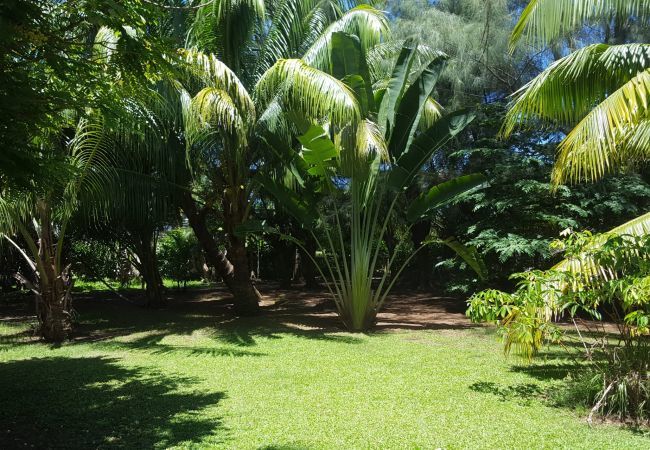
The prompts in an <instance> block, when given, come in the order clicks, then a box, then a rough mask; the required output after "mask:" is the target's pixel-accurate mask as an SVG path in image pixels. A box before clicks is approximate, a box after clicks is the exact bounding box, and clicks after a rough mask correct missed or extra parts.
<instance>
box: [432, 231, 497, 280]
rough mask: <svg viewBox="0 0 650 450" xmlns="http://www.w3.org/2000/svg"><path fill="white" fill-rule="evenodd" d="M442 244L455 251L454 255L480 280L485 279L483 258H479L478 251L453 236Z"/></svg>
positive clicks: (485, 272) (485, 267) (485, 270)
mask: <svg viewBox="0 0 650 450" xmlns="http://www.w3.org/2000/svg"><path fill="white" fill-rule="evenodd" d="M442 242H443V243H444V244H445V245H446V246H447V247H449V248H451V249H452V250H453V251H455V252H456V254H457V255H458V256H460V257H461V258H462V259H463V261H465V262H466V263H467V265H468V266H470V267H471V268H472V269H473V270H474V272H476V274H477V275H478V277H479V278H480V279H481V280H485V279H487V275H488V273H487V266H486V265H485V261H483V258H481V255H480V253H479V252H478V250H476V247H469V246H467V245H465V244H463V243H462V242H460V241H459V240H458V239H456V238H455V237H453V236H452V237H450V238H447V239H445V240H444V241H442Z"/></svg>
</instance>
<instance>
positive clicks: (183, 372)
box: [0, 301, 650, 450]
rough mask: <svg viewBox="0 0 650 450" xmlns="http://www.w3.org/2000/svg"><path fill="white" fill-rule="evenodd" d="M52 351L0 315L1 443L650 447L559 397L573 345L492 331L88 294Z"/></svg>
mask: <svg viewBox="0 0 650 450" xmlns="http://www.w3.org/2000/svg"><path fill="white" fill-rule="evenodd" d="M79 311H80V313H81V316H80V320H81V325H80V331H81V332H82V333H86V339H85V340H79V341H76V342H72V343H68V344H65V345H62V346H60V347H57V348H54V347H51V346H48V345H45V344H42V343H37V342H33V341H31V340H29V339H26V338H25V332H26V330H27V327H28V324H26V323H24V322H21V321H7V320H5V321H0V338H1V340H0V386H2V388H1V389H0V405H2V407H1V408H0V424H1V425H0V448H17V447H20V448H23V447H26V446H35V447H39V448H43V447H67V448H97V447H100V448H112V447H123V448H150V447H157V448H165V447H177V448H228V449H233V448H237V449H239V448H242V449H294V450H295V449H335V448H342V449H352V448H363V449H365V448H397V449H402V448H404V449H416V448H449V449H453V448H472V449H478V448H522V449H524V448H549V449H550V448H552V449H556V448H576V449H577V448H585V449H601V448H603V449H604V448H612V449H615V448H616V449H622V448H625V449H635V448H639V449H645V448H649V447H650V439H649V437H648V436H647V435H644V434H643V432H640V431H636V432H635V431H634V430H630V429H625V428H622V427H619V426H615V425H604V424H603V425H598V426H595V427H593V428H590V427H589V426H588V425H587V424H586V423H585V421H584V411H575V410H570V409H565V408H558V407H553V406H552V405H551V404H550V403H549V401H548V400H547V399H546V393H547V392H548V391H549V390H552V389H553V387H554V386H556V385H557V383H558V382H559V380H561V379H562V378H563V377H564V376H565V375H566V373H567V371H568V369H569V367H570V366H569V363H568V362H567V361H566V360H564V359H561V357H560V353H557V354H555V353H548V354H547V355H546V360H545V361H541V362H539V363H535V364H534V365H532V366H523V365H519V364H518V361H517V360H506V359H504V357H503V356H502V353H501V345H500V343H499V342H498V340H497V339H496V337H495V335H494V334H493V332H492V331H491V330H489V329H485V328H469V329H454V327H450V328H449V329H445V328H442V329H439V330H420V331H412V330H411V331H397V332H382V333H373V334H367V335H363V334H349V333H345V332H340V331H337V330H336V329H334V328H326V329H324V330H321V329H309V328H305V327H297V326H296V325H294V324H292V323H290V322H289V321H288V320H287V317H286V316H277V315H276V316H272V317H261V318H255V319H232V318H230V317H229V316H228V315H227V314H225V315H224V314H221V313H218V312H217V313H216V312H215V311H221V310H218V309H216V310H215V309H209V308H206V307H202V306H201V304H194V305H187V304H186V305H185V306H182V307H179V308H175V309H174V308H172V309H171V310H158V311H151V310H146V309H142V308H138V307H135V306H132V305H127V304H121V305H118V304H116V303H115V302H109V301H102V302H98V301H95V302H88V303H87V304H83V305H79Z"/></svg>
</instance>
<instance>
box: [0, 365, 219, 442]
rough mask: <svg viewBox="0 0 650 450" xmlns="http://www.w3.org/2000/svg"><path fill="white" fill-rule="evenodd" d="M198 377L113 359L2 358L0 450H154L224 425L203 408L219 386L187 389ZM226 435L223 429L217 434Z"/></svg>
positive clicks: (216, 398)
mask: <svg viewBox="0 0 650 450" xmlns="http://www.w3.org/2000/svg"><path fill="white" fill-rule="evenodd" d="M194 382H195V380H193V379H189V378H181V377H170V376H164V375H161V374H157V373H152V372H151V371H149V370H145V369H137V368H135V369H134V368H125V367H122V366H120V365H118V364H117V361H116V360H113V359H109V358H62V357H56V358H39V359H28V360H21V361H12V362H6V363H2V364H0V386H2V389H0V405H2V408H0V423H1V424H2V428H0V448H27V447H36V448H97V447H122V448H151V447H169V446H173V445H177V444H179V443H181V442H183V441H188V440H191V441H198V440H200V439H201V438H203V437H207V436H213V439H215V441H217V442H219V441H223V439H224V438H225V430H224V429H223V428H222V427H221V423H220V421H219V420H218V419H214V418H208V417H206V414H204V413H203V411H204V410H205V408H208V407H213V406H215V405H217V404H218V402H219V401H220V400H221V399H222V398H223V397H224V393H222V392H214V393H205V392H201V393H198V392H187V391H185V392H183V391H179V388H180V387H183V388H185V389H187V387H188V386H191V385H192V384H193V383H194ZM220 434H221V435H220Z"/></svg>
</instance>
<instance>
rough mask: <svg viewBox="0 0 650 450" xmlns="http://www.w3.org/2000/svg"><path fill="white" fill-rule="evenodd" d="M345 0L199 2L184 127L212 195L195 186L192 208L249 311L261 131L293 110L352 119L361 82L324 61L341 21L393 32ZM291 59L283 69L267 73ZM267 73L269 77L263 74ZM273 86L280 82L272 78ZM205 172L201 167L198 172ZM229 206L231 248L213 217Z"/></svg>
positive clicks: (372, 36)
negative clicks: (223, 243) (282, 90)
mask: <svg viewBox="0 0 650 450" xmlns="http://www.w3.org/2000/svg"><path fill="white" fill-rule="evenodd" d="M355 3H356V2H347V1H338V0H325V1H324V0H308V1H304V0H284V1H261V0H259V1H236V2H229V1H228V2H227V1H214V2H211V4H210V6H207V7H203V8H198V10H197V11H196V14H195V16H194V17H193V18H192V23H191V26H190V29H189V32H188V35H187V42H186V47H187V48H186V50H184V51H183V52H182V54H183V56H184V58H185V64H186V65H187V66H189V67H190V76H189V77H188V78H187V79H185V80H182V81H183V82H182V83H181V85H180V86H179V92H180V97H181V99H182V104H183V116H184V118H185V120H184V123H183V130H182V135H183V138H184V139H185V142H186V144H187V148H188V151H189V153H188V154H189V157H188V160H189V161H191V164H192V165H194V166H195V167H197V168H199V169H202V170H201V171H199V173H198V176H201V177H203V179H204V180H207V182H208V184H209V186H210V188H209V191H208V192H209V195H208V198H204V199H202V200H204V201H203V202H202V203H203V205H204V206H202V207H200V206H199V204H198V203H197V200H199V199H198V198H197V197H196V196H191V195H188V194H186V195H185V196H184V200H183V203H182V205H183V210H184V212H185V214H186V215H187V217H188V219H189V223H190V225H191V227H192V228H193V229H194V231H195V233H196V235H197V238H198V240H199V242H200V243H201V245H202V246H203V248H204V250H205V252H206V258H207V259H208V261H209V262H211V263H212V265H213V266H215V268H216V269H217V271H218V273H219V274H220V275H221V276H222V277H223V279H224V280H225V282H226V283H227V284H228V287H229V288H230V290H231V292H232V293H233V294H234V297H235V301H236V303H235V305H236V308H237V310H238V312H239V313H241V314H254V313H256V312H257V311H258V308H259V307H258V301H259V294H258V293H257V291H256V289H255V288H254V286H253V285H252V282H251V280H250V268H249V262H248V255H247V250H246V242H245V238H243V237H242V236H240V235H239V234H238V233H237V232H236V231H237V229H239V228H241V227H242V226H244V225H245V223H246V221H247V220H248V219H249V216H250V213H251V199H252V197H253V191H254V189H255V184H254V183H252V182H251V180H252V177H253V175H254V172H256V171H257V169H258V167H259V162H260V158H261V157H262V154H261V152H262V150H263V149H262V146H261V144H260V143H261V141H260V138H259V136H260V130H262V129H264V130H266V129H270V128H273V124H275V123H278V122H281V120H280V119H279V117H280V116H282V115H283V114H284V113H285V112H287V110H291V111H293V112H296V113H298V114H301V115H304V116H306V117H324V116H330V117H332V119H333V120H335V121H340V122H345V121H349V120H354V119H355V118H356V117H358V116H359V114H360V113H359V111H358V105H357V103H356V101H355V99H354V96H353V95H352V93H351V91H350V90H349V89H348V88H347V87H346V86H345V85H344V84H343V83H341V82H340V81H339V80H337V79H336V78H335V77H333V76H331V75H329V74H327V73H326V72H323V71H322V70H321V69H323V68H324V65H325V64H326V63H327V62H328V59H327V54H328V53H327V50H328V48H329V46H330V44H331V40H332V36H333V35H334V33H335V32H337V31H340V30H347V31H350V32H351V33H354V34H355V35H357V36H358V37H359V39H360V42H362V43H363V46H364V47H365V48H370V47H371V46H373V45H375V44H377V43H379V42H380V41H381V40H382V39H383V38H384V37H385V36H386V35H387V33H388V23H387V21H386V19H385V17H384V15H383V14H382V13H381V12H379V11H377V10H376V9H374V8H372V7H370V6H368V5H359V6H357V7H354V8H352V9H348V7H349V5H354V4H355ZM281 58H294V59H288V60H283V62H282V63H281V64H280V65H281V67H282V68H283V70H282V71H278V70H273V72H272V75H264V74H265V73H266V72H267V70H269V68H271V67H272V66H273V67H276V66H274V64H275V63H276V61H278V60H280V59H281ZM271 76H273V77H276V81H277V80H280V81H281V82H282V83H284V84H285V85H286V86H288V87H289V88H288V92H287V96H286V98H285V100H286V99H289V98H290V99H291V100H290V101H285V103H284V104H283V108H285V109H284V110H283V109H282V108H280V104H279V102H278V101H275V100H273V99H271V100H270V101H269V90H270V89H272V88H273V86H270V85H269V83H268V80H269V79H270V77H271ZM262 80H266V81H263V82H262ZM269 86H270V87H269ZM195 179H196V173H195ZM218 210H220V213H221V216H222V220H223V224H224V232H225V235H226V239H227V249H226V252H225V253H224V252H222V251H220V250H219V247H218V245H217V243H216V241H215V240H214V238H213V236H212V235H211V233H209V231H208V229H207V225H206V217H207V215H208V214H210V213H213V212H215V211H218Z"/></svg>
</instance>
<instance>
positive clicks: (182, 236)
mask: <svg viewBox="0 0 650 450" xmlns="http://www.w3.org/2000/svg"><path fill="white" fill-rule="evenodd" d="M157 254H158V262H159V264H160V273H161V274H162V276H163V277H166V278H171V279H172V280H174V281H175V282H176V283H177V284H178V285H180V284H181V283H183V284H185V285H186V284H187V282H188V281H191V280H199V279H201V270H200V269H201V264H202V261H201V248H200V247H199V243H198V241H197V240H196V237H195V236H194V233H192V230H190V229H189V228H185V227H181V228H174V229H172V230H169V231H167V232H165V234H164V235H163V236H162V237H161V238H160V240H159V241H158V249H157Z"/></svg>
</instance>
